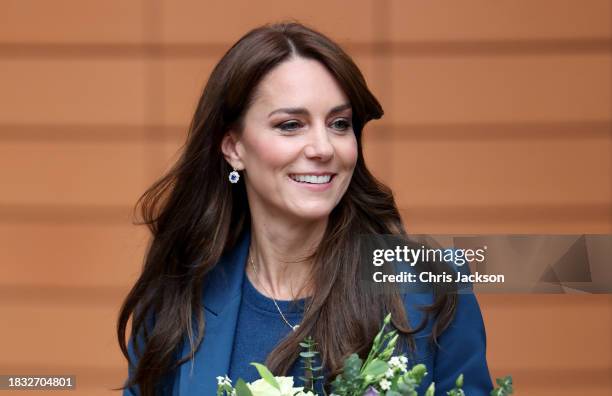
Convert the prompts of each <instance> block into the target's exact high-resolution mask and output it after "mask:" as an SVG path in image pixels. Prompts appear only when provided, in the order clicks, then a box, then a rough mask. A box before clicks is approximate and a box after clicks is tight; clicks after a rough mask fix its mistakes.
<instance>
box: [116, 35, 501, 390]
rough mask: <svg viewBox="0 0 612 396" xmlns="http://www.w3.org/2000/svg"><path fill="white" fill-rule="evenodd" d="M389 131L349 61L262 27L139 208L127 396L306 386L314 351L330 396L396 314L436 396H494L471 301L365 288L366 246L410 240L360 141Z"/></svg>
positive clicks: (206, 98)
mask: <svg viewBox="0 0 612 396" xmlns="http://www.w3.org/2000/svg"><path fill="white" fill-rule="evenodd" d="M382 115H383V110H382V108H381V106H380V104H379V102H378V101H377V99H376V98H375V97H374V95H373V94H372V93H371V92H370V90H369V89H368V87H367V85H366V83H365V79H364V78H363V76H362V74H361V72H360V71H359V69H358V68H357V66H356V65H355V63H354V62H353V61H352V60H351V58H350V57H349V56H348V55H347V54H346V53H345V52H344V51H343V50H342V49H341V48H340V47H339V46H338V45H337V44H335V43H334V42H333V41H331V40H330V39H329V38H327V37H325V36H324V35H322V34H321V33H318V32H316V31H315V30H312V29H310V28H308V27H306V26H304V25H302V24H299V23H279V24H273V25H266V26H262V27H260V28H257V29H254V30H252V31H250V32H248V33H247V34H246V35H245V36H243V37H242V38H241V39H240V40H238V42H236V43H235V44H234V45H233V46H232V47H231V48H230V49H229V50H228V51H227V53H226V54H225V55H224V56H223V57H222V58H221V60H220V61H219V63H218V64H217V65H216V66H215V68H214V70H213V72H212V74H211V76H210V78H209V80H208V83H207V84H206V87H205V88H204V91H203V92H202V95H201V98H200V101H199V103H198V106H197V109H196V112H195V114H194V117H193V119H192V122H191V125H190V128H189V134H188V138H187V142H186V144H185V148H184V151H183V152H182V154H181V157H180V158H179V160H178V161H177V163H176V164H175V165H174V166H173V167H172V169H171V170H170V171H169V172H168V173H167V174H166V175H164V176H163V177H162V178H161V179H160V180H158V181H157V182H156V183H155V184H154V185H153V186H151V187H150V188H149V189H148V190H147V191H146V192H145V193H144V194H143V196H142V197H141V198H140V200H139V201H138V203H139V204H140V205H141V206H140V208H141V215H142V217H143V219H144V223H145V224H147V225H148V226H149V229H150V231H151V234H152V237H151V243H150V244H149V247H148V250H147V254H146V257H145V266H144V268H143V271H142V274H141V275H140V278H139V279H138V281H137V282H136V284H135V285H134V286H133V288H132V290H131V291H130V293H129V295H128V296H127V297H126V299H125V302H124V304H123V306H122V309H121V312H120V316H119V322H118V338H119V344H120V347H121V349H122V351H123V353H124V355H125V356H126V357H127V358H128V361H129V378H128V381H127V383H126V384H125V387H124V388H123V389H124V394H125V395H136V394H141V395H154V394H164V395H168V394H175V395H176V394H180V395H213V394H215V393H216V384H217V380H216V377H217V376H224V375H225V374H228V376H229V377H230V378H231V379H233V380H235V379H237V378H243V379H245V380H247V381H251V380H254V379H255V378H257V374H258V373H257V371H256V370H255V368H254V367H253V366H250V362H265V364H266V365H267V366H268V367H269V368H270V369H271V371H272V372H273V373H274V374H276V375H282V374H285V375H291V376H294V377H295V378H298V377H299V376H300V375H302V374H303V373H302V372H301V367H300V365H299V360H298V359H297V358H298V354H299V352H300V350H301V347H300V342H301V341H303V340H304V339H305V338H306V337H307V336H311V337H312V338H313V339H314V340H315V341H316V343H317V350H318V351H319V352H320V357H321V362H320V363H321V364H322V366H323V368H324V373H325V375H324V378H325V381H320V383H318V384H317V387H318V389H321V388H322V387H323V386H325V388H326V390H328V391H329V383H330V381H331V380H333V379H334V378H335V376H336V375H337V374H338V373H339V372H340V370H341V368H342V366H343V360H344V358H346V357H347V356H348V355H349V354H351V353H354V352H356V353H358V354H359V355H361V356H362V357H364V355H366V354H367V353H368V351H369V350H370V348H371V346H372V341H373V339H374V336H375V335H376V333H377V332H378V330H379V325H380V323H381V321H382V320H383V318H384V317H385V315H386V313H388V312H390V313H391V314H392V317H393V322H392V324H393V326H394V327H395V328H396V329H397V331H398V333H399V334H401V336H402V341H403V342H400V344H399V346H400V348H406V349H407V350H409V352H410V354H411V356H412V359H413V361H412V363H413V364H414V363H423V364H425V365H426V367H427V370H428V372H429V373H431V374H430V378H428V380H429V381H425V382H431V381H435V382H436V390H437V392H438V393H436V394H445V393H444V392H445V391H446V390H449V389H451V388H453V386H454V381H455V379H456V378H457V376H458V375H459V374H460V373H463V374H464V375H465V383H464V390H465V391H466V393H467V394H469V395H471V396H477V395H485V394H487V395H488V393H489V391H490V390H491V389H492V384H491V380H490V377H489V373H488V368H487V363H486V357H485V334H484V326H483V322H482V317H481V315H480V310H479V307H478V303H477V302H476V300H475V297H474V296H473V295H461V296H457V295H452V294H443V293H437V292H436V291H435V289H434V291H433V292H432V293H431V294H423V295H402V294H400V293H399V290H396V289H394V288H393V286H389V288H390V290H389V292H388V293H378V292H377V291H375V290H373V289H370V288H367V287H364V286H363V285H362V283H361V282H358V279H359V271H358V267H359V263H360V257H359V255H358V252H359V238H358V236H359V235H360V234H371V233H379V234H401V235H405V231H404V227H403V224H402V221H401V218H400V216H399V213H398V210H397V207H396V205H395V202H394V199H393V194H392V193H391V190H390V189H389V188H388V187H386V186H385V185H383V184H382V183H380V182H379V181H378V180H376V178H375V177H374V176H373V175H372V174H371V173H370V172H369V171H368V169H367V167H366V164H365V162H364V158H363V151H362V144H361V134H362V131H363V128H364V125H365V124H366V123H367V122H368V121H370V120H372V119H378V118H380V117H381V116H382ZM238 174H240V176H242V177H237V175H238ZM228 177H229V180H228ZM130 319H131V320H132V327H131V334H130V338H129V341H128V342H127V343H126V340H125V335H126V330H127V324H128V321H129V320H130ZM402 352H406V351H402ZM425 382H424V384H425ZM320 393H321V392H320Z"/></svg>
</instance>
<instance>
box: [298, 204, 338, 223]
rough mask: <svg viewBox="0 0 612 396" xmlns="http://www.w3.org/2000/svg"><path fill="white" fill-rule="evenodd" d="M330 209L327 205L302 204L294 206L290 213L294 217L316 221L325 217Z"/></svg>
mask: <svg viewBox="0 0 612 396" xmlns="http://www.w3.org/2000/svg"><path fill="white" fill-rule="evenodd" d="M332 209H333V208H332V207H330V206H329V205H320V206H319V205H317V206H303V207H299V208H294V209H293V210H291V213H292V214H293V215H294V217H296V218H298V219H303V220H304V221H316V220H324V219H327V218H328V217H329V214H330V213H331V211H332Z"/></svg>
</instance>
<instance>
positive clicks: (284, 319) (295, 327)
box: [249, 254, 308, 331]
mask: <svg viewBox="0 0 612 396" xmlns="http://www.w3.org/2000/svg"><path fill="white" fill-rule="evenodd" d="M249 262H250V263H251V267H252V268H253V272H254V273H255V277H256V278H257V282H259V274H258V273H257V269H256V268H255V264H254V263H253V257H252V256H251V254H249ZM261 286H262V287H263V283H261ZM266 292H268V291H267V290H266ZM270 297H271V298H272V301H273V302H274V306H275V307H276V309H277V310H278V313H279V314H280V316H281V318H283V321H284V322H285V323H286V324H287V326H289V327H291V330H293V331H296V330H297V328H298V327H300V325H299V324H296V325H292V324H291V323H289V321H288V320H287V318H285V315H283V311H281V309H280V307H279V306H278V304H277V303H276V300H275V299H274V297H272V293H270ZM307 311H308V310H306V312H307ZM306 312H304V314H306Z"/></svg>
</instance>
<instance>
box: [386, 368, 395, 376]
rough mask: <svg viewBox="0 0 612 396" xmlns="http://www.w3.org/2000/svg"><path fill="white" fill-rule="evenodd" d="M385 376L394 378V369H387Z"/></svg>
mask: <svg viewBox="0 0 612 396" xmlns="http://www.w3.org/2000/svg"><path fill="white" fill-rule="evenodd" d="M385 377H387V378H392V377H393V369H387V372H386V373H385Z"/></svg>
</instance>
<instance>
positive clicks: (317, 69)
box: [253, 58, 348, 115]
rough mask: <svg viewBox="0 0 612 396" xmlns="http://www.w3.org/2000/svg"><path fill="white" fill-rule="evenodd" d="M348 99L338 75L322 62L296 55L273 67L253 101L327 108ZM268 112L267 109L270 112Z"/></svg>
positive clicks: (262, 105) (272, 105) (262, 104)
mask: <svg viewBox="0 0 612 396" xmlns="http://www.w3.org/2000/svg"><path fill="white" fill-rule="evenodd" d="M346 102H348V99H347V97H346V95H345V94H344V92H343V91H342V88H341V87H340V85H339V84H338V82H337V81H336V79H335V78H334V76H333V75H332V74H331V73H330V72H329V71H328V70H327V68H326V67H325V66H323V65H322V64H321V63H320V62H318V61H316V60H312V59H305V58H293V59H291V60H289V61H285V62H283V63H281V64H279V65H278V66H276V67H275V68H274V69H272V70H271V71H270V72H269V73H268V74H267V75H266V76H265V77H264V78H263V79H262V80H261V82H260V83H259V85H258V87H257V89H256V92H255V95H254V100H253V105H257V106H258V108H260V109H262V110H265V109H270V111H272V110H274V109H276V108H304V107H305V108H313V110H315V109H316V108H318V107H321V108H327V107H330V106H331V107H334V106H337V105H339V104H343V103H346ZM266 115H267V113H266Z"/></svg>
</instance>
